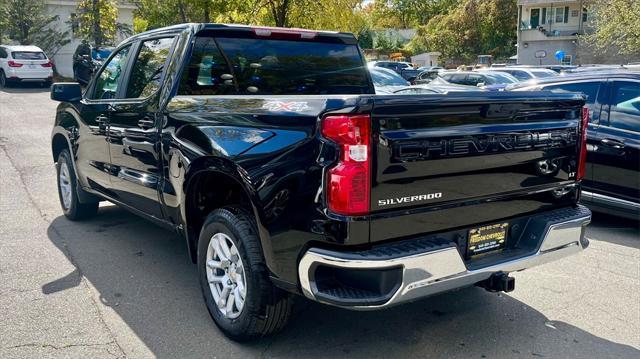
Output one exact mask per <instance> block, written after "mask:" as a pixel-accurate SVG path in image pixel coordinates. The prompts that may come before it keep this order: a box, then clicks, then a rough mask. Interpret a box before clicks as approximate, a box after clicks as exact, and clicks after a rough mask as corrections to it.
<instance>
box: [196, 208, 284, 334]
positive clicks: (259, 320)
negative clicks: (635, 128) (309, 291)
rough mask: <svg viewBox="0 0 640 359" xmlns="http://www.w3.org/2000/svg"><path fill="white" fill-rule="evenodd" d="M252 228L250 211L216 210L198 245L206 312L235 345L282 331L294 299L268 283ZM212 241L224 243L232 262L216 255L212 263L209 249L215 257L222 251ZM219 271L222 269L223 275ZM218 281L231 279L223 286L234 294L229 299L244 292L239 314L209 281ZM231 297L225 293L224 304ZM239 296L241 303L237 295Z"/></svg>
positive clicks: (199, 269) (239, 209) (199, 270)
mask: <svg viewBox="0 0 640 359" xmlns="http://www.w3.org/2000/svg"><path fill="white" fill-rule="evenodd" d="M255 228H256V226H255V224H254V220H253V217H252V216H251V215H250V214H249V212H248V211H246V210H244V209H242V208H238V207H225V208H220V209H216V210H214V211H213V212H211V213H210V214H209V216H207V218H206V220H205V222H204V225H203V226H202V230H201V232H200V238H199V241H198V274H199V277H200V286H201V288H202V294H203V296H204V300H205V303H206V305H207V309H208V310H209V314H210V315H211V318H213V321H214V322H215V323H216V325H217V326H218V328H220V330H222V332H223V333H224V334H225V335H227V336H228V337H229V338H231V339H233V340H237V341H247V340H251V339H254V338H258V337H262V336H266V335H270V334H274V333H277V332H278V331H280V330H281V329H282V328H284V326H285V324H286V323H287V321H288V319H289V316H290V314H291V307H292V303H293V302H292V295H291V294H289V293H287V292H285V291H283V290H281V289H279V288H277V287H275V286H274V285H273V283H272V282H271V280H270V279H269V272H268V270H267V267H266V265H265V263H264V257H263V254H262V246H261V244H260V240H259V238H258V236H257V234H256V233H257V231H256V229H255ZM214 238H224V239H225V247H227V248H229V249H230V250H228V251H227V252H230V254H231V256H227V257H229V258H231V259H230V260H228V261H225V260H224V258H222V257H220V258H218V257H216V256H215V255H213V257H212V255H211V253H212V249H210V247H211V248H214V249H213V252H216V249H215V248H219V249H220V247H219V246H218V243H219V242H218V240H215V239H214ZM214 242H216V243H214ZM219 252H225V250H219ZM234 255H239V257H234ZM212 261H213V262H215V266H214V265H211V262H212ZM208 262H209V263H210V265H209V266H208V265H207V263H208ZM223 262H226V265H224V264H221V263H223ZM236 264H238V265H239V266H241V267H242V268H243V269H242V272H241V274H242V279H240V280H238V277H237V276H238V274H234V275H232V274H231V273H232V269H233V270H236V269H237V267H236ZM220 266H222V267H223V268H224V267H225V266H226V270H225V269H221V268H220ZM212 268H217V269H213V271H217V273H218V274H216V272H212ZM212 273H213V277H212ZM227 273H229V274H227ZM235 273H237V272H235ZM220 276H224V278H225V279H226V278H229V280H228V282H227V283H228V285H229V286H230V287H231V288H234V289H231V290H230V293H237V292H236V291H235V288H236V287H237V288H238V289H244V293H245V297H244V300H242V307H241V309H239V310H238V309H237V308H236V307H234V305H237V302H236V303H234V300H231V302H232V304H231V305H229V300H228V299H227V301H226V304H227V305H224V303H225V301H221V300H220V298H221V294H220V293H221V291H220V290H219V289H217V288H218V287H216V288H214V287H213V286H214V285H217V284H215V283H220V281H217V280H214V281H210V279H211V278H219V277H220ZM224 281H226V280H224ZM239 282H243V283H244V284H243V285H244V286H246V287H245V288H241V287H240V285H238V284H239ZM214 292H215V293H216V294H215V296H216V297H218V303H216V300H215V299H214ZM230 293H227V297H226V298H229V297H230V296H231V294H230ZM238 296H239V297H240V298H241V295H240V294H238ZM218 304H220V305H218ZM227 308H232V309H233V310H228V309H227Z"/></svg>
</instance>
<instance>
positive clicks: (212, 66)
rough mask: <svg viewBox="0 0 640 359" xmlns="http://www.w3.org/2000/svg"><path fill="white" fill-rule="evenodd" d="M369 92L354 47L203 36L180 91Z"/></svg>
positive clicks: (358, 55) (189, 92) (192, 57)
mask: <svg viewBox="0 0 640 359" xmlns="http://www.w3.org/2000/svg"><path fill="white" fill-rule="evenodd" d="M216 42H217V43H216ZM216 45H217V46H216ZM370 92H371V87H370V85H369V80H368V76H367V69H366V67H365V66H364V63H363V60H362V58H361V57H360V53H359V52H358V47H357V46H356V45H345V44H335V43H323V42H303V41H287V40H271V39H268V40H267V39H248V38H217V39H215V40H214V39H212V38H208V37H200V38H198V39H197V40H196V43H195V44H194V49H193V52H192V56H191V59H190V63H189V67H188V69H187V71H185V73H183V77H182V83H181V86H180V91H179V93H180V94H201V95H216V94H240V95H250V94H274V95H307V94H308V95H312V94H361V93H370Z"/></svg>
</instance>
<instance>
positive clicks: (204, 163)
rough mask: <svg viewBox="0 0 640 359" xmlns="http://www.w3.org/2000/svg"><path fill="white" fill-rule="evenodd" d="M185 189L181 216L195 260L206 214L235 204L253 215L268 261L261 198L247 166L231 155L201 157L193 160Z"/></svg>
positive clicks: (191, 254) (190, 252) (190, 251)
mask: <svg viewBox="0 0 640 359" xmlns="http://www.w3.org/2000/svg"><path fill="white" fill-rule="evenodd" d="M212 184H213V185H212ZM183 189H184V196H183V201H182V216H183V221H184V223H185V234H186V240H187V245H188V248H189V254H190V256H191V259H192V260H193V261H194V262H195V261H196V259H197V245H198V243H197V241H198V238H199V235H200V229H201V228H202V224H203V223H204V220H205V219H206V217H207V215H208V214H209V213H210V212H211V211H213V210H215V209H217V208H222V207H226V206H232V205H237V206H241V207H245V208H246V209H247V210H249V211H250V213H251V214H253V215H254V219H255V224H256V227H257V228H256V233H257V234H258V237H259V238H260V242H261V245H262V247H263V252H264V254H265V259H267V262H269V261H268V258H267V256H268V255H267V253H266V252H265V251H264V249H265V245H266V240H265V238H266V231H265V230H264V227H263V226H262V225H261V223H262V220H261V218H262V213H261V211H260V208H261V206H260V200H259V198H258V196H257V194H256V192H255V190H254V188H253V186H252V185H251V183H250V181H249V179H248V178H247V177H246V172H245V171H244V169H242V168H241V167H240V166H238V165H237V164H236V163H234V162H233V161H231V160H228V159H224V158H219V157H207V158H201V159H198V160H197V161H194V162H192V163H191V164H190V166H189V171H188V172H187V175H186V176H185V181H184V186H183Z"/></svg>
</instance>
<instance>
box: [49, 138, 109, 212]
mask: <svg viewBox="0 0 640 359" xmlns="http://www.w3.org/2000/svg"><path fill="white" fill-rule="evenodd" d="M56 173H57V175H58V176H57V177H58V196H59V198H60V206H61V207H62V212H63V213H64V215H65V216H66V217H67V218H69V219H70V220H72V221H79V220H83V219H88V218H91V217H93V216H95V215H96V213H98V205H99V202H89V203H81V202H80V200H79V199H78V181H77V179H76V174H75V172H74V170H73V162H72V160H71V153H70V152H69V150H68V149H66V148H65V149H64V150H62V151H61V152H60V154H59V155H58V162H57V163H56Z"/></svg>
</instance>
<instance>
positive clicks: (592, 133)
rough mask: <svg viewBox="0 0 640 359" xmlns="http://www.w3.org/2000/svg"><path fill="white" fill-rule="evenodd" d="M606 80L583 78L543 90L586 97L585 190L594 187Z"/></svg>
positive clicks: (605, 99) (606, 101)
mask: <svg viewBox="0 0 640 359" xmlns="http://www.w3.org/2000/svg"><path fill="white" fill-rule="evenodd" d="M607 88H608V87H607V82H606V80H605V79H601V80H583V81H573V82H565V83H560V84H554V85H548V86H545V87H543V88H542V89H543V90H548V91H553V92H556V93H582V94H584V95H585V97H586V103H585V106H586V107H587V108H588V109H589V128H588V131H587V167H586V173H585V177H584V179H583V181H582V183H583V186H584V188H585V190H589V189H591V188H593V187H594V178H593V166H594V160H595V158H596V154H595V151H596V150H597V148H598V141H599V140H598V129H599V127H600V124H601V122H602V121H603V120H604V121H606V117H605V118H604V119H603V116H602V110H603V108H604V107H605V106H606V104H608V97H609V95H608V93H607Z"/></svg>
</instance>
